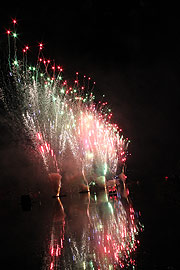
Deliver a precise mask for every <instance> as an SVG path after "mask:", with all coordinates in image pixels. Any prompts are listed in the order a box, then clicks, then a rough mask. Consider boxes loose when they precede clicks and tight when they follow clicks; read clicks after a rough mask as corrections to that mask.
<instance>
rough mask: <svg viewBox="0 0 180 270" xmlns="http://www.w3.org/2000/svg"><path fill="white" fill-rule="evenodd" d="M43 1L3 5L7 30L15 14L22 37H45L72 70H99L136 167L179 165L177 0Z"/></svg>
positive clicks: (0, 13) (100, 90)
mask: <svg viewBox="0 0 180 270" xmlns="http://www.w3.org/2000/svg"><path fill="white" fill-rule="evenodd" d="M72 2H73V3H72ZM157 2H158V3H157ZM37 3H38V1H36V2H35V3H34V2H26V1H24V2H23V4H19V5H18V4H16V5H15V4H14V6H13V5H10V4H9V2H8V3H7V4H5V5H3V7H1V9H0V27H1V28H0V35H1V37H2V38H3V36H4V32H5V28H9V25H10V23H11V18H14V17H16V18H17V20H18V30H17V32H18V33H19V34H20V35H19V39H20V40H21V42H22V45H23V44H29V46H31V48H32V47H33V46H37V43H38V42H41V41H43V43H44V44H45V50H44V53H45V55H47V56H49V57H50V58H51V59H56V62H57V63H60V64H61V65H62V66H63V68H64V71H65V77H67V78H68V77H71V76H72V77H73V76H74V74H75V72H76V71H79V72H81V73H82V74H88V75H90V76H92V77H93V79H94V80H95V81H96V89H95V90H94V92H95V94H96V95H99V94H100V95H103V94H105V95H106V99H107V100H108V102H109V104H110V106H111V107H112V110H113V112H114V118H113V121H115V122H117V123H118V124H119V125H120V126H121V127H122V128H123V130H124V133H125V135H126V136H128V137H129V138H130V139H131V146H130V150H131V152H132V157H131V160H129V167H130V169H131V170H134V171H135V172H137V173H138V174H139V175H148V174H150V175H153V174H154V175H158V174H162V175H166V174H168V173H172V172H174V171H175V169H176V167H177V164H178V161H179V160H180V158H179V150H180V149H179V148H180V147H179V131H178V129H179V128H178V126H179V86H180V80H179V69H180V52H179V51H180V19H179V13H178V12H179V9H178V8H177V7H176V6H175V5H174V3H173V1H171V2H169V3H168V4H165V1H150V0H144V1H143V0H141V1H135V0H131V1H130V0H129V1H95V0H94V1H92V0H83V1H67V0H66V1H58V2H57V3H56V1H55V2H52V3H51V2H50V1H48V2H47V1H44V2H43V3H42V4H40V3H38V4H37ZM1 37H0V39H1ZM0 46H1V41H0ZM30 53H31V52H30Z"/></svg>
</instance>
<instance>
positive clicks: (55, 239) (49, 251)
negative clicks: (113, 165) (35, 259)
mask: <svg viewBox="0 0 180 270" xmlns="http://www.w3.org/2000/svg"><path fill="white" fill-rule="evenodd" d="M140 230H141V226H140V223H139V221H138V219H137V217H136V214H135V212H134V209H133V207H132V205H131V204H129V203H127V201H125V202H122V200H120V199H119V198H118V197H116V196H113V197H112V198H111V199H109V198H108V197H107V194H106V193H105V192H100V193H98V194H93V195H90V194H78V195H76V196H75V195H73V196H72V195H71V196H68V197H65V198H62V199H61V201H60V199H57V200H56V201H55V206H54V217H53V220H52V227H51V233H50V234H49V239H48V240H47V239H46V242H45V245H46V246H45V249H46V252H45V255H44V259H43V270H45V269H48V270H55V269H68V270H70V269H95V270H96V269H101V270H103V269H108V270H110V269H123V268H124V269H135V265H136V261H135V254H136V249H137V247H138V245H139V240H138V233H139V231H140Z"/></svg>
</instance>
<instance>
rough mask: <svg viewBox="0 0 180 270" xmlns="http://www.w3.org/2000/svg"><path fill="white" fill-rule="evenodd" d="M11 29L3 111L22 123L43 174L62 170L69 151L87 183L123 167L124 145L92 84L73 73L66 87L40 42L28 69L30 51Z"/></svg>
mask: <svg viewBox="0 0 180 270" xmlns="http://www.w3.org/2000/svg"><path fill="white" fill-rule="evenodd" d="M12 24H13V26H12V28H13V30H7V31H6V34H7V39H8V63H7V64H6V66H7V68H6V69H5V70H6V73H4V74H3V78H4V80H3V83H2V84H1V100H2V101H3V104H4V108H5V109H6V111H7V112H8V113H9V114H11V115H12V114H13V115H14V119H15V121H20V122H21V123H22V125H23V127H24V130H25V131H26V133H27V134H28V136H29V137H30V138H31V141H32V142H33V145H34V146H35V148H36V150H37V151H38V152H39V153H40V154H41V156H42V159H43V161H44V164H45V166H46V168H47V170H48V172H61V171H62V170H63V168H62V166H63V159H64V155H65V153H66V151H67V149H69V151H71V153H72V156H73V157H74V158H75V160H76V162H77V164H78V166H79V169H80V170H81V171H82V172H83V175H84V177H86V178H87V179H88V177H89V176H92V175H93V174H96V175H97V176H105V175H106V173H107V172H109V173H112V174H115V173H116V171H117V168H118V166H119V165H122V164H124V163H125V162H126V156H127V147H128V143H129V140H128V139H125V138H124V137H123V135H122V130H121V129H119V127H118V126H117V125H116V124H113V123H112V122H111V117H112V113H111V109H110V108H109V107H108V105H107V102H103V101H99V102H97V103H95V96H94V94H93V92H92V90H93V88H94V86H95V82H92V80H91V78H90V77H89V78H88V77H86V76H80V75H79V74H78V72H76V77H75V80H74V82H73V83H72V84H71V85H69V83H68V81H67V80H65V79H64V77H63V68H62V66H60V65H56V63H55V61H52V60H49V59H48V58H45V57H44V54H43V49H44V45H43V43H39V44H38V46H39V48H38V52H37V57H36V60H35V64H34V65H32V64H31V65H30V64H29V63H30V60H28V52H29V50H30V47H29V46H28V45H26V46H24V47H22V48H21V49H19V46H18V42H20V41H19V39H18V34H17V21H16V20H15V19H14V20H13V22H12ZM81 77H82V78H81ZM7 81H8V83H7ZM87 181H89V180H87Z"/></svg>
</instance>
